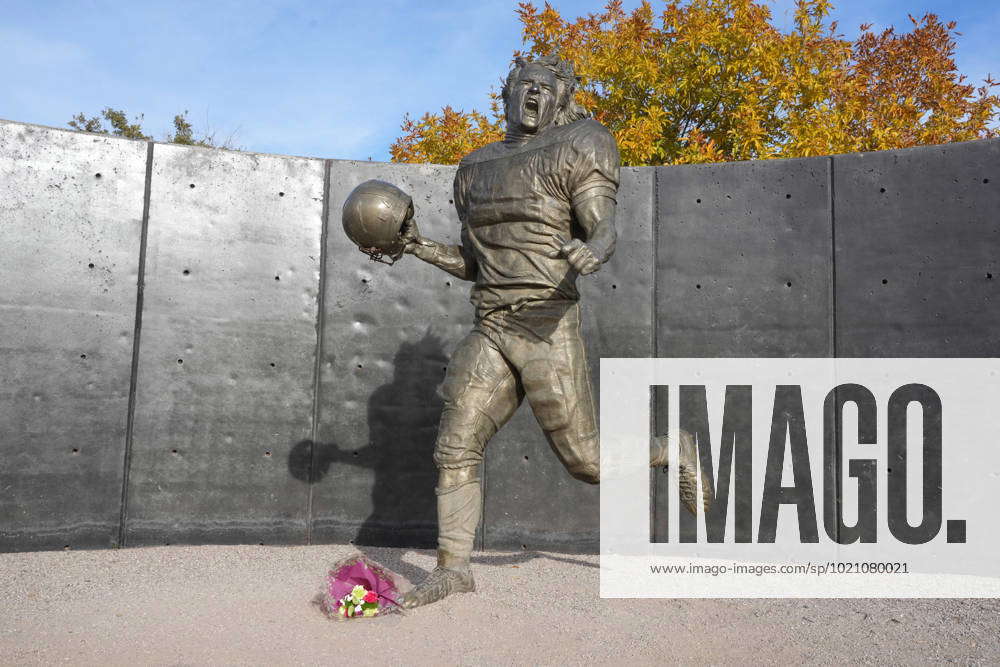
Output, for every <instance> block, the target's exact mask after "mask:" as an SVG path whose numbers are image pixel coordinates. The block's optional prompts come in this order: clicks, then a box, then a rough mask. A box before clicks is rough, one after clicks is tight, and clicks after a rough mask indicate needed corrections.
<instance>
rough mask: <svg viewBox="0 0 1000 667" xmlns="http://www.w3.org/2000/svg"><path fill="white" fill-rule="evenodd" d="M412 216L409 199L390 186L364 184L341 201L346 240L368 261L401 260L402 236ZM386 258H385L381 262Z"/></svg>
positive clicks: (367, 182)
mask: <svg viewBox="0 0 1000 667" xmlns="http://www.w3.org/2000/svg"><path fill="white" fill-rule="evenodd" d="M412 217H413V199H412V198H411V197H410V196H409V195H408V194H406V193H405V192H403V191H402V190H400V189H399V188H397V187H396V186H395V185H393V184H391V183H386V182H385V181H379V180H371V181H365V182H364V183H362V184H361V185H359V186H358V187H356V188H354V190H352V191H351V194H349V195H348V196H347V199H346V200H345V201H344V209H343V214H342V221H343V224H344V232H345V233H346V234H347V237H348V238H349V239H351V241H353V242H354V244H355V245H357V246H358V249H359V250H360V251H361V252H363V253H365V254H366V255H368V256H369V257H370V258H371V259H372V261H376V262H382V263H383V264H393V263H395V261H396V260H397V259H399V258H400V257H402V255H403V249H404V248H405V246H406V243H405V242H404V241H403V238H402V235H403V231H404V225H405V223H406V221H407V220H409V219H410V218H412ZM386 257H388V258H389V259H388V260H387V259H385V258H386Z"/></svg>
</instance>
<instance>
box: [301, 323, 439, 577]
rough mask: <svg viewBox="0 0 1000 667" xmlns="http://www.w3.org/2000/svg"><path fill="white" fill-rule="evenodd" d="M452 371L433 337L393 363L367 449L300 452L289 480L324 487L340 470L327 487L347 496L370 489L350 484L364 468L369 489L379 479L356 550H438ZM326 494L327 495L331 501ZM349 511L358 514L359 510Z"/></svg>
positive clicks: (371, 403)
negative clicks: (442, 447) (443, 389)
mask: <svg viewBox="0 0 1000 667" xmlns="http://www.w3.org/2000/svg"><path fill="white" fill-rule="evenodd" d="M447 366H448V356H447V354H445V351H444V345H443V342H442V341H441V339H440V338H438V337H437V336H435V335H433V334H431V333H430V332H428V333H427V334H425V335H424V336H423V338H421V339H420V340H418V341H415V342H412V343H403V344H402V345H400V347H399V349H398V350H397V351H396V354H395V355H394V357H393V369H394V370H393V376H392V380H391V381H390V382H388V383H387V384H384V385H382V386H380V387H378V388H377V389H376V390H375V391H374V392H373V393H372V394H371V396H370V397H369V398H368V408H367V424H368V436H369V438H368V443H367V445H366V446H365V447H362V448H360V449H357V450H345V449H341V448H340V447H339V446H338V445H337V443H336V442H317V443H312V442H311V441H309V440H303V441H301V442H299V443H297V444H296V445H295V446H294V447H293V448H292V451H291V453H290V454H289V457H288V470H289V473H290V474H291V475H292V476H293V477H295V478H296V479H299V480H301V481H304V482H308V483H310V484H315V485H319V484H323V483H324V478H326V477H327V475H328V474H329V473H330V472H331V471H332V470H336V471H337V473H336V474H335V475H333V476H332V478H331V479H330V480H327V482H328V483H341V484H342V485H343V489H344V492H345V493H350V492H352V491H356V490H358V489H359V488H362V487H361V486H360V485H359V484H358V483H357V482H353V481H351V480H347V479H345V478H346V477H350V475H351V473H352V472H354V471H357V469H358V468H368V469H370V470H371V471H372V475H371V477H369V476H368V475H363V476H361V477H362V479H364V482H363V487H364V488H366V490H367V486H368V483H369V480H371V484H372V486H371V493H370V495H371V512H370V514H369V515H368V516H367V518H366V519H365V520H364V521H363V522H362V524H361V526H360V527H358V528H357V531H356V533H355V534H354V535H353V537H351V538H350V539H351V541H352V542H353V543H354V544H356V545H358V546H383V547H415V548H433V547H434V546H435V545H436V543H437V497H436V495H435V494H434V487H435V486H436V485H437V469H436V468H435V467H434V461H433V458H432V457H433V453H434V441H435V439H436V437H437V426H438V420H439V419H440V418H441V409H442V407H443V401H442V399H441V397H440V395H439V393H438V391H437V390H438V387H439V386H440V384H441V382H442V380H444V375H445V371H446V370H447ZM338 468H339V469H338ZM372 478H373V479H372ZM326 491H327V490H326V489H324V494H323V495H324V496H329V494H328V493H326ZM344 505H345V508H347V507H352V506H354V507H356V506H357V505H358V503H352V502H345V504H344ZM386 565H389V566H390V567H392V565H391V564H389V563H386ZM404 576H406V575H404Z"/></svg>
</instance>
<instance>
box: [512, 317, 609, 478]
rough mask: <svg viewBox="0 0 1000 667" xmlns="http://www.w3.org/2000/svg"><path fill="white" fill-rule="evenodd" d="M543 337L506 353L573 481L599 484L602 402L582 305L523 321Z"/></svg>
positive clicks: (521, 342) (516, 344)
mask: <svg viewBox="0 0 1000 667" xmlns="http://www.w3.org/2000/svg"><path fill="white" fill-rule="evenodd" d="M522 322H523V323H524V324H525V326H527V327H530V328H531V329H532V330H534V331H537V332H539V333H540V335H539V336H537V337H534V338H532V337H520V338H518V339H516V341H514V342H511V343H510V344H509V345H508V347H507V351H508V354H509V355H510V358H511V360H512V361H513V362H514V364H515V365H516V366H517V367H518V369H520V371H521V381H522V382H523V384H524V392H525V396H526V397H527V399H528V403H529V404H530V405H531V410H532V412H534V414H535V419H537V420H538V424H539V425H540V426H541V427H542V431H544V432H545V436H546V438H547V439H548V441H549V444H550V445H551V447H552V449H553V451H555V453H556V455H557V456H558V457H559V459H560V460H561V461H562V463H563V465H564V466H566V470H568V471H569V473H570V474H571V475H573V477H575V478H577V479H579V480H583V481H584V482H588V483H590V484H597V483H599V482H600V478H601V471H600V462H601V450H600V435H599V433H598V429H597V401H596V397H595V396H594V389H593V384H592V383H591V379H590V368H589V366H588V365H587V353H586V350H585V348H584V345H583V337H582V336H581V335H580V307H579V306H578V305H577V304H575V303H574V304H572V305H569V306H566V305H565V304H560V305H552V306H537V307H533V308H532V309H531V311H530V312H526V313H525V314H524V315H523V317H522Z"/></svg>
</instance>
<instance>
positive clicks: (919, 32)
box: [390, 0, 1000, 165]
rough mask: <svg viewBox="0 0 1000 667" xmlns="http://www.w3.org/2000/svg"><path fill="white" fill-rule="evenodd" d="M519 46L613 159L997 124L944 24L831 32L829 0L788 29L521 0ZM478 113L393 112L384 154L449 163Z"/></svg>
mask: <svg viewBox="0 0 1000 667" xmlns="http://www.w3.org/2000/svg"><path fill="white" fill-rule="evenodd" d="M517 11H518V15H519V17H520V20H521V24H522V26H523V40H524V44H525V45H526V47H527V49H526V51H525V52H523V53H522V52H517V53H515V55H532V56H540V55H547V54H551V53H559V54H561V55H562V57H564V58H568V59H569V60H571V61H572V62H573V63H574V65H575V67H576V72H577V74H578V75H579V76H580V77H581V80H582V81H581V83H582V85H581V87H580V90H579V91H578V99H577V101H578V102H580V103H581V104H582V105H583V106H584V107H586V108H587V109H588V110H590V111H591V112H592V113H593V115H594V117H595V118H597V120H599V121H600V122H601V123H603V124H604V125H606V126H607V127H608V128H609V129H610V130H611V131H612V132H613V133H614V135H615V137H616V138H617V140H618V145H619V148H620V150H621V154H622V162H623V164H626V165H658V164H677V163H691V162H717V161H728V160H749V159H767V158H780V157H802V156H813V155H828V154H832V153H842V152H854V151H870V150H884V149H890V148H902V147H907V146H916V145H922V144H939V143H947V142H952V141H967V140H971V139H980V138H987V137H992V136H996V134H997V131H996V129H995V126H994V124H993V121H994V120H995V119H996V118H997V116H998V112H1000V98H998V97H997V96H996V95H994V94H993V88H994V86H996V85H997V84H996V83H995V82H994V81H992V80H991V79H987V80H986V82H984V84H983V85H981V86H979V87H976V86H974V85H971V84H969V83H967V81H966V78H965V77H964V76H963V75H961V74H959V72H958V70H957V68H956V66H955V60H954V55H955V46H956V42H955V37H956V35H957V34H958V33H957V32H956V30H955V28H956V26H955V24H954V23H943V22H942V21H941V20H940V19H939V18H938V17H937V16H935V15H934V14H927V15H924V16H923V17H922V18H920V19H915V18H913V17H911V18H910V21H911V23H912V25H911V26H910V30H909V32H903V33H899V32H897V31H896V30H895V29H893V28H889V29H886V30H883V31H882V32H879V33H873V32H871V27H870V26H861V29H860V34H859V36H858V38H857V39H856V40H854V41H848V40H846V39H844V38H843V36H841V35H840V34H839V33H838V28H837V23H836V22H834V21H832V20H831V19H830V16H831V11H832V3H831V2H830V0H798V1H797V3H796V11H795V16H794V24H793V26H792V28H791V29H790V30H789V31H787V32H783V31H782V30H779V29H778V28H777V27H775V26H774V24H773V20H772V15H771V10H770V8H769V7H768V6H767V5H766V4H764V2H755V1H754V0H689V1H687V2H677V1H673V2H664V4H663V9H662V11H660V12H658V13H655V12H654V10H653V7H652V5H651V4H650V3H649V2H643V3H642V5H641V6H639V7H638V8H637V9H635V10H634V11H632V12H630V13H629V12H625V11H624V10H623V9H622V6H621V2H619V1H618V0H613V1H611V2H609V3H608V4H607V5H606V6H605V8H604V10H603V11H601V12H599V13H596V14H590V15H588V16H586V17H581V18H577V19H574V20H567V19H564V18H563V17H562V16H561V15H560V14H559V13H558V12H557V11H556V10H555V9H553V8H552V7H551V6H550V5H549V4H546V5H545V7H544V8H543V9H541V10H539V9H538V8H536V7H535V6H534V5H532V4H530V3H521V4H520V6H519V9H518V10H517ZM492 100H493V104H492V107H493V108H492V112H491V115H490V116H489V117H487V116H486V115H485V114H482V113H479V112H477V111H475V110H473V111H470V112H468V113H463V112H460V111H455V110H454V109H452V108H451V107H445V108H444V109H443V110H442V112H441V113H440V114H431V113H428V114H425V115H424V116H423V117H421V118H420V119H419V120H412V119H411V118H409V117H406V118H405V119H404V121H403V126H402V129H403V136H401V137H400V138H399V139H397V140H396V142H395V143H393V145H392V147H391V149H390V150H391V153H392V158H393V160H394V161H396V162H437V163H444V164H450V163H455V162H457V161H458V160H459V159H460V158H461V156H462V155H464V154H466V153H468V152H469V151H470V150H472V149H474V148H477V147H479V146H482V145H483V144H486V143H489V142H490V141H495V140H497V139H498V138H499V137H501V136H502V133H503V122H502V121H503V117H502V111H501V109H500V107H499V104H498V96H497V95H496V93H495V92H494V93H493V95H492Z"/></svg>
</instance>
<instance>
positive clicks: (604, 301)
mask: <svg viewBox="0 0 1000 667" xmlns="http://www.w3.org/2000/svg"><path fill="white" fill-rule="evenodd" d="M652 209H653V173H652V170H651V169H623V170H622V184H621V188H620V190H619V196H618V210H617V216H616V222H617V228H618V245H617V249H616V251H615V254H614V256H613V257H612V259H611V261H610V262H608V263H607V264H605V265H604V266H603V267H602V268H601V270H600V271H598V272H597V273H596V274H593V275H591V276H583V277H581V278H580V279H579V281H578V283H577V284H578V285H579V286H580V288H581V289H580V292H581V295H580V297H581V305H582V307H583V318H584V319H583V335H584V337H585V339H586V342H587V355H588V360H589V362H590V367H591V376H592V378H593V380H594V390H595V392H597V391H598V383H597V379H598V378H599V377H600V372H599V368H600V359H601V357H650V356H652V285H653V242H652V217H653V215H652V213H653V211H652ZM598 395H599V394H598ZM485 467H486V508H485V513H484V516H485V545H486V547H487V548H490V549H504V548H512V549H560V550H569V551H594V550H596V549H597V546H598V543H599V532H598V531H599V524H600V514H599V512H600V504H599V490H598V487H596V486H592V485H589V484H586V483H584V482H581V481H579V480H576V479H574V478H572V477H570V475H569V473H568V472H566V470H565V469H564V468H563V466H562V464H561V463H560V462H559V460H558V459H557V458H556V456H555V454H554V453H553V452H552V451H551V449H550V448H549V446H548V443H547V442H546V440H545V437H544V436H543V435H542V432H541V429H540V428H539V426H538V424H537V422H536V421H535V418H534V415H533V414H532V413H531V408H530V407H529V406H528V405H527V401H525V404H524V405H522V406H521V408H520V410H518V413H517V414H516V415H515V416H514V418H513V419H512V420H511V422H510V423H509V424H507V426H506V427H504V428H503V429H502V430H501V431H500V432H499V433H498V434H497V435H496V437H494V438H493V440H492V441H491V442H490V444H489V447H488V451H487V456H486V466H485Z"/></svg>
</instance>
